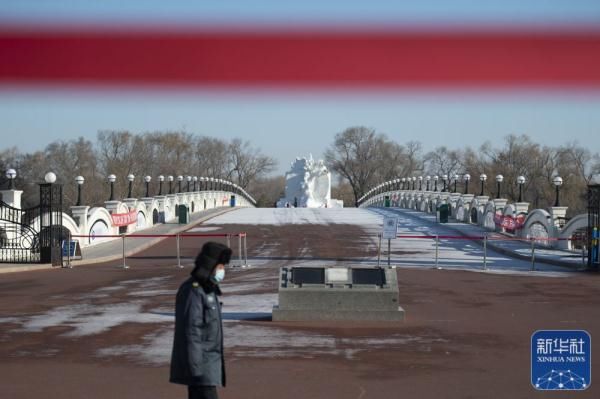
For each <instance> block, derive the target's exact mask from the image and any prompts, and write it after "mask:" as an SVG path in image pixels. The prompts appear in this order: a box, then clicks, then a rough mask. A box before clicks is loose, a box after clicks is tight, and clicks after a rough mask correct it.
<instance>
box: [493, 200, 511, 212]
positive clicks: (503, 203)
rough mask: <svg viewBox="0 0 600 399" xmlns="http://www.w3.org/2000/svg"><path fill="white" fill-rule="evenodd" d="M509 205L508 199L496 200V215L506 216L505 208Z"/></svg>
mask: <svg viewBox="0 0 600 399" xmlns="http://www.w3.org/2000/svg"><path fill="white" fill-rule="evenodd" d="M507 203H508V200H507V199H506V198H496V199H494V209H495V210H496V213H502V214H504V207H505V206H506V204H507Z"/></svg>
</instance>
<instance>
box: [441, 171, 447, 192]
mask: <svg viewBox="0 0 600 399" xmlns="http://www.w3.org/2000/svg"><path fill="white" fill-rule="evenodd" d="M442 180H443V182H444V189H443V190H442V192H446V191H447V190H446V184H447V183H448V175H444V176H442Z"/></svg>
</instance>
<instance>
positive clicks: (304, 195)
mask: <svg viewBox="0 0 600 399" xmlns="http://www.w3.org/2000/svg"><path fill="white" fill-rule="evenodd" d="M291 166H292V167H291V169H290V171H289V172H287V173H286V174H285V182H286V183H285V197H283V198H281V199H280V200H279V202H278V203H277V206H278V207H280V208H283V207H298V208H327V207H331V206H336V207H339V206H341V204H340V202H339V201H335V200H333V201H332V200H331V173H329V170H327V167H326V166H325V164H324V163H323V161H322V160H319V161H314V160H313V157H312V155H310V156H309V158H308V159H307V158H296V160H295V161H294V162H292V165H291Z"/></svg>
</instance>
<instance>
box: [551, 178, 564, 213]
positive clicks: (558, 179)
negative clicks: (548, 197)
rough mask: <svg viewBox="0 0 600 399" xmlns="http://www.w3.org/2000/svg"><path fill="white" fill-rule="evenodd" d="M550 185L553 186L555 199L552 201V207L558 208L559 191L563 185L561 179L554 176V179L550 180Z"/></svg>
mask: <svg viewBox="0 0 600 399" xmlns="http://www.w3.org/2000/svg"><path fill="white" fill-rule="evenodd" d="M552 183H553V184H554V187H556V199H555V200H554V206H560V201H559V191H560V186H562V184H563V179H562V177H560V176H556V177H554V179H552Z"/></svg>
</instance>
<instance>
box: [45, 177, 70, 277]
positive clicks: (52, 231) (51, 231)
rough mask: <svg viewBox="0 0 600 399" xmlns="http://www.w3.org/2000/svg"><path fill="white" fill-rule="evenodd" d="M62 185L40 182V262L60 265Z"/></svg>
mask: <svg viewBox="0 0 600 399" xmlns="http://www.w3.org/2000/svg"><path fill="white" fill-rule="evenodd" d="M63 239H64V238H63V228H62V185H60V184H51V183H44V184H40V262H41V263H52V266H62V265H63V263H62V248H61V243H62V240H63Z"/></svg>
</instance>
